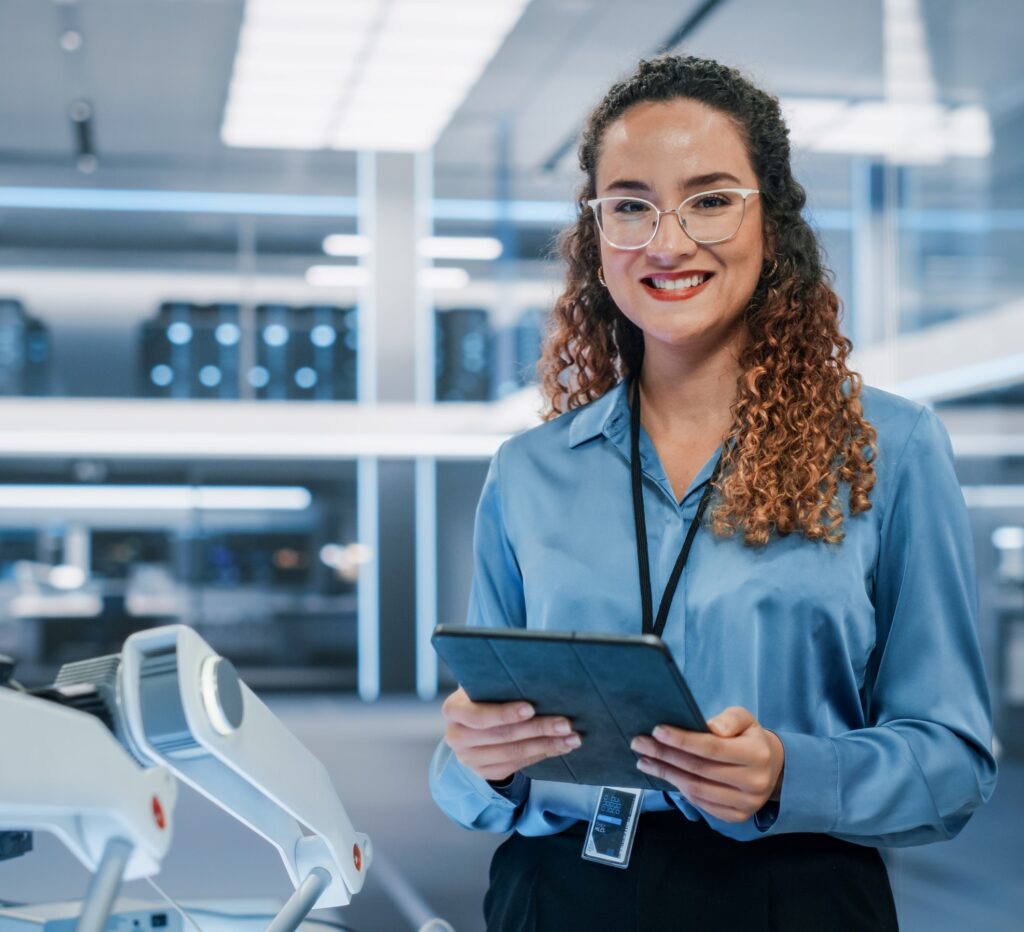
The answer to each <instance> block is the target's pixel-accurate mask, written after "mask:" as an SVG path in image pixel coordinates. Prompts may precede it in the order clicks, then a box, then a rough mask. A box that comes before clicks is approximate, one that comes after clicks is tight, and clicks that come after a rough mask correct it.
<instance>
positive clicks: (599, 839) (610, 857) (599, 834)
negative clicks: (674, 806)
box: [583, 786, 643, 868]
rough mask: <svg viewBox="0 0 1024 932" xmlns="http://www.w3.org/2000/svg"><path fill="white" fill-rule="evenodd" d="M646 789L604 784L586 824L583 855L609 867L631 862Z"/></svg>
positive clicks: (626, 864)
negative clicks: (641, 797) (642, 796)
mask: <svg viewBox="0 0 1024 932" xmlns="http://www.w3.org/2000/svg"><path fill="white" fill-rule="evenodd" d="M642 793H643V790H633V789H627V788H625V787H618V786H602V787H601V793H600V795H599V796H598V798H597V805H596V806H595V807H594V815H593V817H592V818H591V820H590V825H589V826H588V827H587V837H586V840H585V841H584V843H583V858H584V860H587V861H596V862H597V863H598V864H607V865H608V866H609V867H620V868H625V867H628V866H629V856H630V854H631V853H632V851H633V839H634V838H635V837H636V823H637V818H638V816H639V815H640V796H641V794H642Z"/></svg>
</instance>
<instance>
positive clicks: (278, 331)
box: [263, 324, 288, 346]
mask: <svg viewBox="0 0 1024 932" xmlns="http://www.w3.org/2000/svg"><path fill="white" fill-rule="evenodd" d="M263 342H264V343H266V344H267V346H284V345H285V343H287V342H288V328H287V327H286V326H285V325H284V324H270V325H269V326H268V327H265V328H264V330H263Z"/></svg>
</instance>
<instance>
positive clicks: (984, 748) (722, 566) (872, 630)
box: [430, 384, 996, 845]
mask: <svg viewBox="0 0 1024 932" xmlns="http://www.w3.org/2000/svg"><path fill="white" fill-rule="evenodd" d="M863 404H864V411H865V416H866V417H867V419H868V420H869V421H870V422H871V423H872V424H873V425H874V427H875V429H876V430H877V432H878V455H877V458H876V460H875V469H876V476H877V483H876V485H875V488H874V490H873V491H872V493H871V501H872V508H871V509H870V510H869V511H867V512H865V513H863V514H860V515H856V516H854V517H850V516H849V515H848V514H847V516H846V517H845V521H844V530H845V535H846V536H845V538H844V540H843V542H842V543H841V544H839V545H830V544H824V543H820V542H813V541H809V540H807V539H806V538H804V537H803V536H802V535H798V534H792V535H790V536H788V537H775V538H773V539H772V540H771V541H770V542H769V543H768V545H767V546H764V547H751V546H748V545H746V544H744V543H743V541H742V538H741V537H739V536H736V537H733V538H729V539H723V538H719V537H715V536H714V535H713V534H712V533H711V531H710V530H709V529H708V528H703V529H702V530H701V531H700V533H698V534H697V537H696V539H695V541H694V545H693V549H692V551H691V553H690V558H689V561H688V562H687V565H686V569H685V571H684V573H683V576H682V579H681V580H680V582H679V588H678V589H677V591H676V596H675V599H674V600H673V602H672V608H671V612H670V614H669V616H668V623H667V625H666V627H665V632H664V635H663V637H664V640H665V642H666V643H667V644H668V646H669V648H670V650H671V651H672V654H673V656H674V657H675V660H676V662H677V663H678V664H679V666H680V668H681V669H682V670H683V672H684V673H685V675H686V679H687V681H688V682H689V684H690V687H691V689H692V691H693V693H694V696H695V698H696V699H697V702H698V704H699V705H700V706H701V708H702V709H703V711H704V713H705V714H706V715H708V716H712V715H715V714H716V713H718V712H719V711H721V710H722V709H724V708H726V707H727V706H732V705H739V706H744V707H746V708H747V709H749V710H750V711H751V712H752V713H753V714H754V716H755V717H756V718H757V719H758V721H760V723H761V724H762V725H763V726H764V727H765V728H769V729H771V730H772V731H774V732H775V733H776V734H777V735H778V736H779V738H780V739H781V741H782V744H783V746H784V748H785V754H786V757H785V775H784V779H783V784H782V794H781V799H780V801H779V803H778V804H777V806H776V805H775V804H770V805H769V806H766V807H765V808H764V809H763V810H762V811H761V812H759V813H758V814H757V815H756V816H755V817H753V818H752V819H750V820H748V821H746V822H742V823H727V822H723V821H721V820H719V819H716V818H715V817H713V816H711V815H709V814H707V813H705V812H702V811H701V810H700V809H698V808H697V807H696V806H694V805H693V804H692V803H690V802H689V801H688V800H687V799H686V798H685V797H683V796H682V795H680V794H677V793H675V794H662V793H658V792H653V791H647V792H646V793H645V799H644V809H645V810H653V809H665V808H668V807H669V806H670V805H671V806H676V807H678V808H679V809H680V810H681V811H682V813H683V815H685V816H686V817H687V818H689V819H691V820H697V819H701V818H703V819H705V820H706V821H707V822H708V823H709V824H710V825H711V826H712V827H713V828H715V829H716V830H718V831H719V832H721V833H722V834H723V835H727V836H729V837H732V838H736V839H740V840H746V839H752V838H757V837H760V836H762V835H765V834H775V833H779V832H826V833H829V834H831V835H835V836H836V837H838V838H843V839H847V840H849V841H853V842H858V843H861V844H866V845H914V844H921V843H924V842H930V841H936V840H940V839H946V838H952V837H953V836H954V835H956V834H957V832H959V831H960V829H961V828H963V826H964V824H965V823H966V822H967V819H968V818H969V817H970V814H971V812H972V811H973V810H974V809H975V808H977V806H979V805H980V804H981V803H982V802H984V801H985V800H987V799H988V797H989V796H990V795H991V793H992V790H993V788H994V785H995V779H996V766H995V761H994V760H993V757H992V754H991V751H990V747H991V719H990V709H989V698H988V692H987V688H986V683H985V674H984V670H983V668H982V662H981V656H980V651H979V648H978V640H977V635H976V630H975V616H976V594H975V579H974V558H973V552H972V543H971V534H970V529H969V526H968V520H967V510H966V506H965V504H964V499H963V494H962V492H961V490H960V486H959V484H958V482H957V478H956V475H955V473H954V470H953V455H952V449H951V446H950V443H949V438H948V436H947V434H946V432H945V430H944V428H943V427H942V424H941V423H940V421H939V420H938V418H937V417H936V416H935V415H934V414H933V413H932V412H931V411H929V410H927V409H926V408H922V407H920V406H919V405H916V404H913V403H912V402H909V401H906V400H905V399H902V398H898V397H896V396H894V395H890V394H887V393H885V392H882V391H879V390H877V389H872V388H865V390H864V394H863ZM640 442H641V447H640V452H641V461H642V465H643V481H644V483H645V486H644V492H645V494H644V501H645V509H646V516H647V533H648V540H649V549H650V564H651V583H652V589H653V593H654V600H655V605H657V603H658V600H659V599H660V597H661V593H662V592H663V591H664V589H665V584H666V581H667V579H668V576H669V574H670V573H671V571H672V567H673V564H674V562H675V559H676V556H677V555H678V553H679V548H680V545H681V543H682V541H683V538H684V537H685V534H686V531H687V529H688V527H689V525H690V522H691V521H692V520H693V518H694V515H695V512H696V510H697V504H698V501H699V499H700V496H701V492H702V490H703V488H704V486H705V484H706V483H707V482H708V480H709V478H710V476H711V472H712V469H713V466H714V463H715V461H716V460H717V458H718V455H719V454H718V452H716V453H715V455H714V456H713V457H712V458H711V459H710V460H709V461H708V462H707V463H706V464H705V466H704V468H703V469H702V470H701V471H700V473H699V474H698V475H697V476H696V478H695V479H694V481H693V483H692V484H691V486H690V488H689V489H688V490H687V491H686V494H685V496H684V497H683V499H682V501H681V502H678V501H677V500H676V499H675V496H674V495H673V492H672V488H671V486H670V484H669V481H668V479H667V477H666V474H665V471H664V469H663V468H662V465H661V463H660V461H659V459H658V455H657V452H656V450H655V448H654V446H653V444H652V443H651V441H650V438H649V437H648V436H647V434H646V432H644V431H641V440H640ZM474 551H475V573H474V581H473V587H472V593H471V596H470V607H469V619H468V623H469V624H471V625H490V626H496V627H497V626H509V627H529V628H539V629H546V630H579V631H610V632H622V633H639V632H640V627H641V625H640V584H639V579H638V575H637V565H636V542H635V532H634V527H633V512H632V499H631V497H630V478H629V408H628V404H627V400H626V392H625V385H624V384H619V385H618V386H617V387H616V388H614V389H612V390H611V391H609V392H608V393H607V394H605V395H604V396H603V397H601V398H599V399H598V400H597V401H595V402H593V403H591V404H589V405H587V406H585V407H582V408H578V409H576V410H573V411H571V412H569V413H567V414H565V415H563V416H561V417H558V418H556V419H555V420H552V421H549V422H547V423H545V424H542V425H540V426H539V427H536V428H534V429H533V430H530V431H527V432H525V433H523V434H520V435H519V436H517V437H514V438H512V439H511V440H509V441H508V442H507V443H505V444H504V445H503V446H502V447H501V449H500V450H499V451H498V453H497V455H496V456H495V458H494V460H493V462H492V464H491V469H490V472H489V474H488V477H487V481H486V483H485V485H484V489H483V492H482V495H481V499H480V504H479V508H478V510H477V518H476V536H475V546H474ZM430 785H431V791H432V793H433V796H434V799H435V800H436V802H437V804H438V805H439V806H440V807H441V809H442V810H444V812H446V813H447V814H448V815H449V816H450V817H451V818H452V819H454V820H455V821H456V822H458V823H460V824H461V825H464V826H466V827H467V828H473V829H483V830H487V831H494V832H507V831H510V830H513V829H514V830H516V831H518V832H521V833H522V834H524V835H543V834H550V833H553V832H558V831H561V830H563V829H565V828H567V827H568V826H569V825H570V824H572V823H573V822H575V821H577V820H580V819H588V818H590V816H591V814H592V810H593V806H594V802H595V799H596V794H597V792H598V788H596V787H587V786H578V785H575V784H569V783H551V782H547V781H536V780H535V781H531V780H529V779H528V778H526V777H524V776H523V775H522V774H517V775H516V777H515V779H514V781H513V783H512V785H511V787H510V788H508V789H506V790H504V791H503V792H498V791H496V790H495V789H493V788H492V787H491V786H490V785H489V784H488V783H487V782H486V781H485V780H483V779H481V778H480V777H478V776H477V775H476V774H474V773H473V772H472V771H470V770H469V769H468V768H465V767H463V766H462V765H461V764H460V763H459V761H458V760H457V759H456V758H455V756H454V754H453V753H452V752H451V750H450V749H449V748H448V747H447V745H445V744H444V743H443V742H442V744H441V745H440V746H439V747H438V749H437V752H436V753H435V755H434V757H433V760H432V762H431V772H430Z"/></svg>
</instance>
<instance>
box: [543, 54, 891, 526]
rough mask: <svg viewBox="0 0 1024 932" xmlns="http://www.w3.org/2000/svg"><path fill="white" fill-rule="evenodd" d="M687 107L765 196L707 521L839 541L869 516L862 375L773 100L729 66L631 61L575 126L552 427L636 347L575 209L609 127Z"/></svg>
mask: <svg viewBox="0 0 1024 932" xmlns="http://www.w3.org/2000/svg"><path fill="white" fill-rule="evenodd" d="M677 98H687V99H691V100H696V101H699V102H701V103H703V104H705V105H707V106H709V107H712V108H714V109H715V110H718V111H719V112H721V113H724V114H726V115H727V116H728V117H730V118H731V119H732V121H733V123H734V124H735V125H736V127H737V129H738V130H739V132H740V135H741V138H742V139H743V142H744V144H745V146H746V150H747V155H748V157H749V159H750V162H751V164H752V166H753V167H754V170H755V172H756V175H757V178H758V187H759V188H760V190H761V204H762V217H763V236H764V242H765V244H766V253H767V255H768V256H769V257H770V260H771V261H769V260H768V259H766V261H765V265H764V266H763V268H762V271H761V276H760V278H759V280H758V282H757V285H756V286H755V289H754V293H753V294H752V296H751V297H750V300H749V302H748V304H747V307H746V309H745V312H744V314H745V322H746V328H747V334H748V339H747V342H746V345H745V347H744V349H743V350H742V352H741V355H740V360H739V362H740V368H741V373H742V374H741V376H740V378H739V380H738V384H737V394H736V400H735V402H734V403H733V405H732V408H731V412H732V426H731V428H730V431H729V434H728V435H727V437H726V442H725V446H724V451H725V452H724V455H723V462H722V469H721V471H720V473H719V478H718V480H717V481H716V483H715V492H716V498H715V504H714V507H713V509H712V511H711V515H710V524H711V527H712V529H713V531H714V533H715V534H717V535H719V536H723V537H727V536H731V535H733V534H735V533H736V532H738V531H739V532H742V534H743V539H744V540H745V541H746V543H748V544H752V545H759V544H765V543H767V542H768V540H769V539H770V538H771V536H772V534H773V533H775V534H779V535H786V534H791V533H793V532H800V533H802V534H803V535H804V536H805V537H807V538H808V539H810V540H821V541H825V542H828V543H838V542H839V541H841V540H842V538H843V530H842V526H843V516H844V508H843V505H844V502H843V500H842V497H841V495H840V491H841V486H843V487H845V490H846V493H847V502H848V507H849V514H851V515H855V514H859V513H861V512H864V511H867V510H868V509H869V508H870V507H871V503H870V500H869V493H870V492H871V489H872V488H873V487H874V483H875V470H874V466H873V461H874V458H875V455H876V452H877V447H876V439H877V438H876V433H875V430H874V428H873V427H872V426H871V424H870V423H868V421H867V420H865V418H864V414H863V408H862V405H861V390H862V382H861V378H860V376H859V375H858V374H857V373H855V372H852V371H851V370H850V369H849V368H847V365H846V360H847V357H848V355H849V353H850V350H851V348H852V345H851V343H850V341H849V340H848V339H847V338H846V337H845V336H843V335H842V334H841V333H840V331H839V316H840V305H839V299H838V297H837V296H836V294H835V292H834V291H833V289H832V287H831V275H830V273H829V272H828V271H827V270H826V269H825V267H824V265H823V262H822V255H821V248H820V246H819V243H818V240H817V238H816V237H815V235H814V232H813V231H812V230H811V228H810V226H809V225H808V223H807V221H806V220H805V219H804V217H803V214H802V209H803V207H804V204H805V203H806V199H807V198H806V194H805V192H804V189H803V187H802V186H801V185H800V184H799V183H797V181H796V180H795V179H794V178H793V174H792V169H791V167H790V158H789V133H788V130H787V128H786V125H785V123H784V122H783V119H782V113H781V110H780V107H779V101H778V99H777V98H775V97H773V96H771V95H770V94H767V93H765V92H764V91H762V90H760V89H759V88H757V87H755V86H754V85H753V84H752V83H751V82H750V81H749V80H747V79H746V78H745V77H744V76H743V75H741V74H740V73H739V72H738V71H736V70H735V69H733V68H729V67H726V66H724V65H722V64H719V63H718V62H714V61H708V60H705V59H700V58H691V57H685V58H684V57H676V56H664V57H660V58H656V59H653V60H651V61H641V62H640V65H639V67H638V69H637V71H636V73H635V74H634V75H632V76H631V77H629V78H627V79H626V80H625V81H622V82H620V83H618V84H616V85H614V86H613V87H612V88H611V90H609V91H608V94H607V95H606V96H605V98H604V100H602V101H601V103H600V104H598V106H597V107H596V108H595V109H594V110H593V112H592V113H591V114H590V117H589V119H588V121H587V124H586V126H585V128H584V130H583V135H582V138H581V141H580V146H579V162H580V167H581V169H582V170H583V173H584V176H585V179H584V182H583V185H582V187H581V189H580V192H579V193H580V197H579V200H578V214H577V219H576V221H575V223H574V224H573V225H572V226H570V227H568V228H567V229H566V230H564V231H563V232H562V233H561V235H560V236H559V239H558V251H559V254H560V255H561V257H562V259H563V260H564V261H565V263H566V265H567V274H566V284H565V290H564V291H563V292H562V294H561V296H560V297H559V298H558V300H557V301H556V303H555V306H554V308H553V310H552V314H551V320H550V323H549V326H548V332H547V334H546V336H545V342H544V349H543V352H542V356H541V361H540V363H539V367H538V368H539V372H540V375H541V380H542V385H543V390H544V394H545V396H546V398H547V402H548V405H549V410H548V411H547V412H546V414H545V417H546V418H552V417H555V416H557V415H559V414H562V413H564V412H566V411H569V410H572V409H573V408H577V407H580V406H581V405H584V404H587V403H589V402H591V401H593V400H595V399H596V398H598V397H600V396H601V395H603V394H605V392H607V391H608V390H609V389H611V388H612V387H613V386H614V385H615V384H616V383H617V382H618V381H619V380H621V379H624V378H631V377H634V376H637V375H639V372H640V367H641V364H642V362H643V353H644V342H643V333H642V332H641V330H640V329H639V328H638V327H637V326H635V325H634V324H633V323H632V322H630V321H629V320H628V319H627V318H626V316H625V315H624V314H623V313H622V312H621V311H620V310H619V308H618V307H617V306H616V305H615V302H614V301H613V300H612V298H611V296H610V294H609V292H608V290H607V289H606V288H604V287H603V286H602V285H601V283H600V281H599V279H598V270H599V268H600V262H601V259H600V243H599V240H598V236H599V234H598V231H597V225H596V223H595V222H594V220H593V217H592V216H591V215H590V213H589V211H588V209H587V208H586V205H585V202H586V201H587V200H588V199H590V198H593V197H596V174H597V163H598V159H599V157H600V153H601V141H602V138H603V136H604V133H605V130H606V129H607V128H608V126H609V125H611V124H612V123H614V122H615V121H616V120H617V119H619V118H620V117H621V116H622V115H623V114H624V113H625V112H626V111H627V110H628V109H629V108H630V107H632V106H634V105H636V104H639V103H643V102H648V101H669V100H674V99H677Z"/></svg>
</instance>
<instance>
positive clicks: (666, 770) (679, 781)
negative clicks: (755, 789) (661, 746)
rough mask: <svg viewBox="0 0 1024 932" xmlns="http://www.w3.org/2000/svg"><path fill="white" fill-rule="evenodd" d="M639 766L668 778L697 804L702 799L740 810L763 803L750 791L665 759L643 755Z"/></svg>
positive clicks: (654, 774) (753, 807)
mask: <svg viewBox="0 0 1024 932" xmlns="http://www.w3.org/2000/svg"><path fill="white" fill-rule="evenodd" d="M637 768H638V769H639V770H642V771H643V772H644V773H649V774H651V775H652V776H656V777H660V778H661V779H662V780H667V781H668V782H669V783H671V784H672V785H673V786H674V787H676V789H678V790H679V792H680V793H682V794H683V795H684V796H685V797H686V798H687V799H689V800H690V801H691V802H693V803H695V804H699V803H698V802H697V801H698V800H700V801H702V802H704V803H707V804H709V805H712V806H725V807H729V808H732V809H735V810H737V811H738V812H747V811H753V810H754V809H756V808H758V807H759V806H760V805H761V803H760V802H759V800H758V799H757V798H756V797H755V796H754V795H752V794H750V793H746V792H744V791H743V790H740V789H737V788H736V787H734V786H726V785H725V784H722V783H715V782H714V781H711V780H706V779H704V778H703V777H700V776H698V775H697V774H692V773H688V772H686V771H684V770H679V769H678V768H676V767H672V766H670V765H669V764H666V763H665V762H664V761H658V760H655V759H653V758H649V757H642V758H640V760H639V761H638V762H637Z"/></svg>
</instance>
